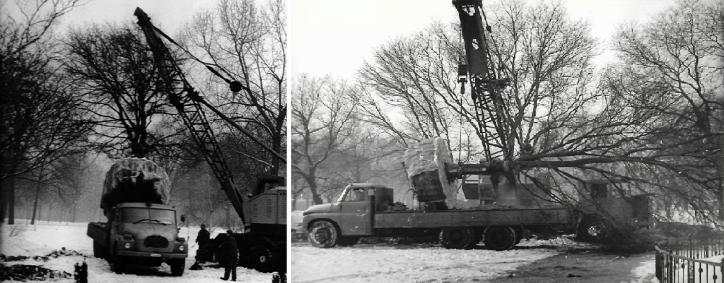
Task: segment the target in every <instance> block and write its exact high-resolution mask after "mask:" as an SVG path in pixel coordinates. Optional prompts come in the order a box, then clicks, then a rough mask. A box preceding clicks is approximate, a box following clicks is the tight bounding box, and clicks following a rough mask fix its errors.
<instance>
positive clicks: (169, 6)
mask: <svg viewBox="0 0 724 283" xmlns="http://www.w3.org/2000/svg"><path fill="white" fill-rule="evenodd" d="M85 1H86V2H88V3H87V4H85V5H83V6H81V7H78V8H75V9H74V10H73V11H71V12H70V13H68V14H67V15H66V17H64V18H63V22H62V24H63V26H65V25H73V26H83V25H87V24H89V23H100V24H103V23H105V22H110V23H119V24H120V23H123V22H131V23H135V22H136V21H137V19H136V16H134V15H133V12H134V11H135V10H136V7H140V8H141V9H142V10H143V11H144V12H146V14H148V16H149V17H151V22H152V23H153V24H154V25H155V26H157V27H159V28H160V29H161V30H163V31H164V32H165V33H166V34H168V35H170V36H173V35H174V34H176V32H177V31H178V30H179V29H180V28H181V26H182V25H183V24H184V23H186V22H190V21H191V19H192V18H193V15H194V14H195V13H197V12H198V11H199V10H200V9H204V8H207V7H209V8H213V7H214V5H215V3H216V1H206V0H153V1H148V0H145V1H144V0H91V1H88V0H85Z"/></svg>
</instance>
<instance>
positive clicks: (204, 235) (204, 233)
mask: <svg viewBox="0 0 724 283" xmlns="http://www.w3.org/2000/svg"><path fill="white" fill-rule="evenodd" d="M210 238H211V234H210V233H209V230H206V225H204V224H201V230H200V231H199V234H198V235H197V236H196V243H197V244H199V248H202V247H203V246H205V245H206V243H208V242H209V239H210Z"/></svg>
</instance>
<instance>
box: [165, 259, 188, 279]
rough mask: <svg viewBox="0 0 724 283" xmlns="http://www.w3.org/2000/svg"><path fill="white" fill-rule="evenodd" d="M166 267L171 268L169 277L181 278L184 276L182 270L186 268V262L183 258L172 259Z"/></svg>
mask: <svg viewBox="0 0 724 283" xmlns="http://www.w3.org/2000/svg"><path fill="white" fill-rule="evenodd" d="M168 265H170V266H171V275H173V276H182V275H184V268H186V260H184V259H183V258H174V259H171V260H169V262H168Z"/></svg>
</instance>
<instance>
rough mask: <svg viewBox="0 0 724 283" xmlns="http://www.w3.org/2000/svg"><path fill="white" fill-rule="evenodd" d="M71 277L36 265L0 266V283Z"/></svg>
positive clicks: (66, 273)
mask: <svg viewBox="0 0 724 283" xmlns="http://www.w3.org/2000/svg"><path fill="white" fill-rule="evenodd" d="M71 277H72V275H71V274H70V273H68V272H65V271H55V270H51V269H47V268H45V267H42V266H37V265H25V264H16V265H12V266H5V265H4V264H0V281H1V282H8V281H25V280H34V281H46V280H48V279H55V278H71Z"/></svg>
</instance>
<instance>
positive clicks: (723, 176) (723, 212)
mask: <svg viewBox="0 0 724 283" xmlns="http://www.w3.org/2000/svg"><path fill="white" fill-rule="evenodd" d="M719 139H720V140H721V141H720V142H719V143H720V144H721V150H720V152H719V153H721V158H719V166H718V167H719V190H720V194H719V220H722V221H724V136H719Z"/></svg>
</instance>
